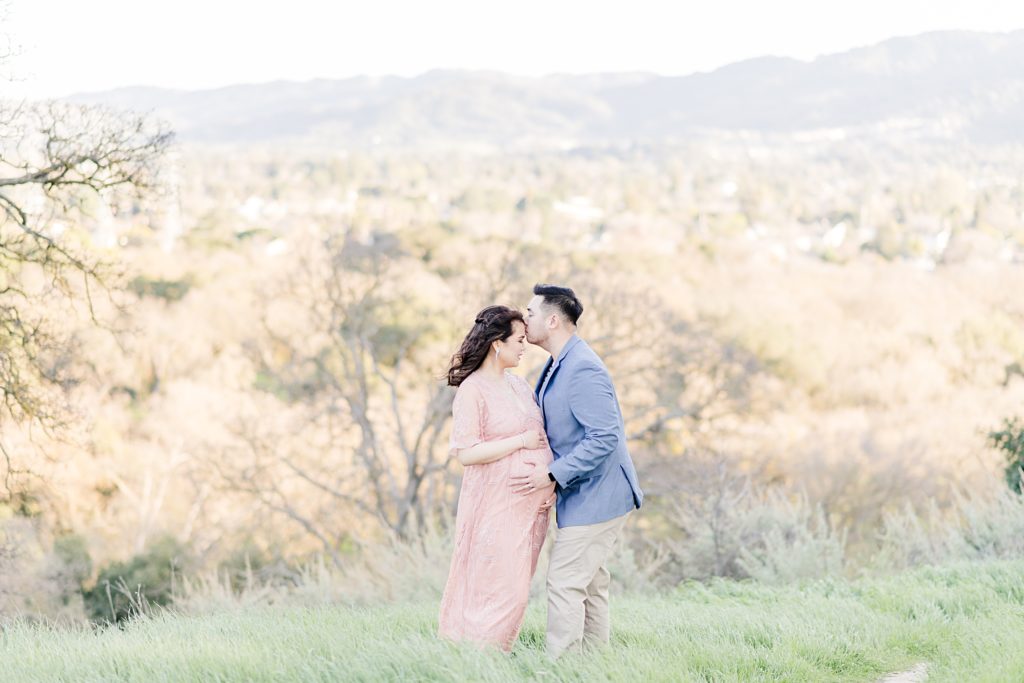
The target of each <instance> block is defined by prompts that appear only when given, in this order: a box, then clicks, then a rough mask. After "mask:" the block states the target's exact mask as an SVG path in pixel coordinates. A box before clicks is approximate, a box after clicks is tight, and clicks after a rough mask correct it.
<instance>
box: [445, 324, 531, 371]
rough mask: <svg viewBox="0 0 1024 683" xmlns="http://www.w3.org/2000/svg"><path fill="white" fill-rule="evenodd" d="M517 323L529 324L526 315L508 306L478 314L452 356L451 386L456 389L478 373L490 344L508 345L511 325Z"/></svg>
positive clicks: (489, 349) (450, 369) (485, 358)
mask: <svg viewBox="0 0 1024 683" xmlns="http://www.w3.org/2000/svg"><path fill="white" fill-rule="evenodd" d="M516 320H518V321H519V322H521V323H523V324H524V325H525V324H526V321H525V320H524V319H523V314H522V313H520V312H519V311H517V310H516V309H514V308H509V307H508V306H488V307H487V308H485V309H484V310H482V311H480V312H479V313H477V314H476V320H475V321H473V329H471V330H470V331H469V334H467V335H466V338H465V339H463V340H462V345H461V346H460V347H459V350H458V351H457V352H456V353H455V355H454V356H452V363H451V365H450V366H449V368H448V386H452V387H457V386H459V385H460V384H462V382H463V380H465V379H466V378H467V377H469V376H470V375H472V374H473V373H474V372H476V371H477V368H479V367H480V366H481V365H483V364H484V361H485V360H487V354H488V353H490V351H491V344H493V343H494V342H495V341H498V340H501V341H505V340H506V339H508V338H509V337H511V336H512V323H513V322H515V321H516Z"/></svg>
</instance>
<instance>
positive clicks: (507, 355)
mask: <svg viewBox="0 0 1024 683" xmlns="http://www.w3.org/2000/svg"><path fill="white" fill-rule="evenodd" d="M498 348H499V349H501V353H500V354H499V355H498V361H499V362H500V363H501V367H503V368H514V367H517V366H518V365H519V361H521V360H522V359H523V354H524V353H526V325H524V324H523V323H521V322H519V321H518V320H513V321H512V335H511V336H510V337H509V338H508V339H506V340H505V341H499V342H498Z"/></svg>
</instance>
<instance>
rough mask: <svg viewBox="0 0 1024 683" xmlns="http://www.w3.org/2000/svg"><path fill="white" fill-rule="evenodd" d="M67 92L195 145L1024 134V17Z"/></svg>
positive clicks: (1009, 137)
mask: <svg viewBox="0 0 1024 683" xmlns="http://www.w3.org/2000/svg"><path fill="white" fill-rule="evenodd" d="M69 99H71V100H73V101H78V102H89V103H102V104H107V105H112V106H116V107H123V108H129V109H136V110H145V111H150V110H152V111H155V112H157V113H158V114H159V115H161V116H163V117H164V118H166V119H167V120H168V121H169V122H170V123H171V124H172V125H173V126H174V127H175V128H176V130H177V131H178V132H179V135H180V137H181V138H182V139H183V140H185V141H190V142H197V143H250V142H271V141H287V140H306V141H323V142H325V143H330V144H343V145H352V146H362V145H373V144H385V145H403V146H405V145H413V146H414V145H420V144H435V145H444V144H452V143H479V144H487V145H499V146H503V145H517V144H518V145H523V144H526V145H529V144H554V143H557V142H558V141H576V142H579V143H584V144H594V143H602V142H623V141H646V142H658V141H666V140H676V139H686V138H687V137H689V136H692V135H696V134H704V133H707V132H709V131H712V132H713V131H754V132H759V133H769V134H787V133H794V132H800V131H809V130H820V129H835V128H854V129H856V128H864V127H871V126H885V125H891V124H899V125H902V126H907V125H910V126H912V127H913V126H917V127H920V128H921V130H923V131H926V132H927V134H931V135H938V136H942V135H947V136H953V137H959V138H963V139H966V140H969V141H972V142H981V143H1000V142H1024V30H1022V31H1014V32H1011V33H974V32H964V31H948V32H936V33H927V34H922V35H918V36H912V37H905V38H893V39H891V40H887V41H884V42H882V43H879V44H877V45H873V46H870V47H863V48H857V49H854V50H849V51H847V52H842V53H838V54H832V55H826V56H823V57H819V58H818V59H815V60H814V61H811V62H803V61H799V60H794V59H786V58H781V57H761V58H756V59H750V60H746V61H742V62H737V63H735V64H730V65H728V66H724V67H722V68H719V69H716V70H714V71H711V72H707V73H696V74H692V75H689V76H679V77H664V76H656V75H654V74H645V73H635V74H590V75H555V76H546V77H540V78H528V77H520V76H511V75H507V74H502V73H495V72H476V71H431V72H427V73H425V74H422V75H420V76H417V77H414V78H400V77H393V76H389V77H381V78H371V77H365V76H363V77H356V78H349V79H343V80H322V79H321V80H313V81H307V82H289V81H278V82H272V83H263V84H254V85H235V86H229V87H225V88H218V89H215V90H202V91H175V90H166V89H161V88H149V87H133V88H122V89H118V90H112V91H107V92H100V93H88V94H80V95H75V96H72V97H71V98H69Z"/></svg>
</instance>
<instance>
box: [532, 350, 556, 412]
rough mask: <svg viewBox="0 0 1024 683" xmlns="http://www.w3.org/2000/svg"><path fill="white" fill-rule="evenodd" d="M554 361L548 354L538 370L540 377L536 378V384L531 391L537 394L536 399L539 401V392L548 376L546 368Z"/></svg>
mask: <svg viewBox="0 0 1024 683" xmlns="http://www.w3.org/2000/svg"><path fill="white" fill-rule="evenodd" d="M553 362H554V358H552V357H551V356H548V362H547V363H545V364H544V369H543V370H541V371H540V377H538V378H537V386H535V387H534V388H533V393H534V394H535V395H536V396H537V401H538V402H540V392H541V390H542V389H543V388H544V384H545V383H546V382H547V378H548V368H550V367H551V363H553Z"/></svg>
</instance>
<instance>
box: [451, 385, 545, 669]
mask: <svg viewBox="0 0 1024 683" xmlns="http://www.w3.org/2000/svg"><path fill="white" fill-rule="evenodd" d="M452 416H453V424H452V436H451V448H452V450H453V452H454V450H456V449H463V448H470V447H471V446H474V445H476V444H478V443H480V442H482V441H493V440H495V439H504V438H506V437H509V436H514V435H516V434H520V433H522V432H523V431H525V430H526V429H529V428H537V429H543V422H542V418H541V413H540V408H539V407H538V406H537V403H536V401H535V399H534V396H533V391H532V390H531V389H530V387H529V385H528V384H527V383H526V381H525V380H524V379H522V378H521V377H518V376H516V375H512V374H506V376H505V379H492V378H488V377H485V376H482V375H481V373H479V372H476V373H474V374H472V375H470V376H469V377H467V378H466V380H465V381H464V382H463V383H462V385H461V386H460V387H459V389H458V391H457V392H456V394H455V403H454V405H453V406H452ZM551 459H552V456H551V449H550V448H548V446H547V444H546V443H545V444H543V445H542V446H541V447H540V448H538V449H535V450H527V449H519V450H517V451H515V452H513V453H511V454H510V455H507V456H505V457H504V458H501V459H500V460H496V461H494V462H490V463H485V464H483V465H468V466H467V467H466V468H465V471H464V473H463V476H462V489H461V491H460V492H459V507H458V514H457V515H456V519H455V551H454V553H453V555H452V563H451V568H450V569H449V572H448V581H447V583H446V585H445V588H444V596H443V597H442V598H441V614H440V620H439V626H440V627H439V629H438V631H439V633H440V635H441V636H442V637H445V638H450V639H452V640H469V641H472V642H476V643H480V644H493V645H497V646H499V647H500V648H502V649H503V650H505V651H506V652H507V651H509V650H511V649H512V645H513V644H514V643H515V641H516V638H517V637H518V636H519V629H520V627H521V626H522V624H523V615H524V613H525V611H526V603H527V600H528V599H529V593H530V580H531V579H532V578H533V573H534V571H535V570H536V568H537V557H538V556H539V555H540V549H541V546H542V545H543V544H544V537H545V536H546V535H547V530H548V518H549V515H550V514H551V512H550V510H544V511H543V512H542V511H541V509H540V508H541V505H542V504H543V503H544V502H545V501H546V500H548V499H549V498H550V497H551V495H552V493H553V489H552V488H548V487H544V488H543V489H542V490H540V491H537V492H535V493H532V494H529V495H524V494H520V493H513V492H512V487H511V486H510V485H509V477H511V476H513V475H518V474H524V473H527V472H529V471H532V470H533V469H534V468H536V467H546V466H547V464H548V463H550V462H551Z"/></svg>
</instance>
